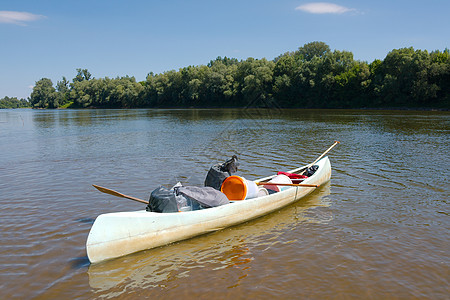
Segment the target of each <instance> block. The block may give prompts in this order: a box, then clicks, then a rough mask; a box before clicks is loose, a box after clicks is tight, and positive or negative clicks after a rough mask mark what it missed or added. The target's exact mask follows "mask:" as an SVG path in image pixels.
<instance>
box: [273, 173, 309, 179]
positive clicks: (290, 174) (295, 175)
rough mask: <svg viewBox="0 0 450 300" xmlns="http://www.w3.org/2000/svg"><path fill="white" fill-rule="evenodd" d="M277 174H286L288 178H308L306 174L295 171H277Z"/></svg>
mask: <svg viewBox="0 0 450 300" xmlns="http://www.w3.org/2000/svg"><path fill="white" fill-rule="evenodd" d="M277 175H286V176H287V177H289V178H290V179H303V178H308V176H305V175H300V174H295V173H287V172H278V174H277Z"/></svg>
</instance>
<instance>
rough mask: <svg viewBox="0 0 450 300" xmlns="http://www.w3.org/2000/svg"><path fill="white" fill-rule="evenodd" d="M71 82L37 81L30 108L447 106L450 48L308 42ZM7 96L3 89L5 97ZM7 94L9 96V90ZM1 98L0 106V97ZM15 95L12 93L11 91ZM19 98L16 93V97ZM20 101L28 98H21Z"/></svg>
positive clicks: (85, 74) (82, 72)
mask: <svg viewBox="0 0 450 300" xmlns="http://www.w3.org/2000/svg"><path fill="white" fill-rule="evenodd" d="M76 71H77V75H76V76H75V78H73V80H72V81H71V82H70V81H69V80H67V79H66V77H62V79H61V81H58V82H57V83H56V85H55V86H54V85H53V82H52V81H51V80H50V79H48V78H42V79H40V80H39V81H37V82H36V85H35V86H34V88H33V91H32V93H31V95H30V97H29V99H28V102H29V104H28V105H29V106H31V107H33V108H144V107H148V108H190V107H196V108H197V107H198V108H201V107H268V108H270V107H279V108H406V109H407V108H437V109H445V110H447V109H448V108H449V106H450V101H449V100H450V53H449V49H445V50H444V51H439V50H436V51H432V52H428V51H427V50H415V49H414V48H412V47H410V48H402V49H394V50H392V51H391V52H389V53H388V54H387V55H386V57H385V58H384V60H378V59H377V60H374V61H373V62H371V63H368V62H364V61H359V60H355V59H354V58H353V53H352V52H349V51H339V50H331V49H330V47H329V46H328V45H327V44H326V43H324V42H311V43H308V44H305V45H304V46H302V47H300V48H298V49H297V50H296V51H293V52H287V53H284V54H282V55H280V56H278V57H276V58H275V59H273V60H267V59H265V58H262V59H255V58H247V59H245V60H238V59H235V58H228V57H223V58H222V57H217V58H216V59H215V60H211V61H210V62H209V63H207V64H206V65H199V66H188V67H184V68H181V69H179V70H178V71H176V70H171V71H167V72H164V73H161V74H154V73H153V72H150V73H149V74H148V75H147V77H146V80H144V81H141V82H137V81H136V79H135V78H134V77H130V76H125V77H117V78H108V77H105V78H94V77H93V76H92V74H91V73H90V72H89V71H88V70H87V69H77V70H76ZM6 98H7V97H6ZM8 99H9V100H10V101H11V98H8ZM4 100H5V98H4V99H1V100H0V106H1V104H2V103H3V102H4ZM16 100H17V99H16ZM17 101H18V102H19V103H16V102H12V103H13V104H14V103H16V104H17V105H19V104H22V102H23V99H22V100H17ZM25 102H26V101H25Z"/></svg>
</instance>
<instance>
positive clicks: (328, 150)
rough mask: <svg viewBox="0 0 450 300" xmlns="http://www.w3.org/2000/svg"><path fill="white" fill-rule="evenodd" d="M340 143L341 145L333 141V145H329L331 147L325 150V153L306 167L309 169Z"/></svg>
mask: <svg viewBox="0 0 450 300" xmlns="http://www.w3.org/2000/svg"><path fill="white" fill-rule="evenodd" d="M340 143H341V142H339V141H335V142H334V144H333V145H331V147H330V148H328V149H327V151H325V152H324V153H322V155H321V156H319V157H318V158H317V159H316V160H315V161H313V162H312V163H310V164H309V165H308V168H309V167H311V166H313V165H314V164H315V163H316V162H318V161H319V160H320V159H321V158H322V157H324V156H325V154H327V153H328V152H330V150H331V149H333V147H334V146H336V145H337V144H340Z"/></svg>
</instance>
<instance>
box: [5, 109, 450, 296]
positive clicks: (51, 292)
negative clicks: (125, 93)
mask: <svg viewBox="0 0 450 300" xmlns="http://www.w3.org/2000/svg"><path fill="white" fill-rule="evenodd" d="M449 133H450V114H449V113H448V112H400V111H356V110H277V109H275V110H268V109H247V110H239V109H223V110H217V109H199V110H197V109H193V110H163V109H161V110H158V109H142V110H139V109H136V110H126V109H123V110H54V111H45V110H28V109H19V110H0V209H1V211H2V217H1V218H0V226H1V229H2V230H1V231H0V270H1V271H0V298H2V299H9V298H19V299H30V298H37V299H67V298H70V299H72V298H82V299H85V298H102V297H104V298H113V297H115V296H118V297H119V298H138V297H144V298H145V297H146V298H152V297H155V298H161V297H165V298H179V297H183V298H184V299H192V298H202V297H203V298H204V297H205V295H207V296H208V297H209V298H222V299H223V298H242V297H243V296H242V295H245V297H247V298H256V299H259V298H288V299H303V298H307V299H328V298H338V299H340V298H342V299H347V298H359V299H392V298H399V299H415V298H427V299H446V298H448V294H449V291H448V286H449V282H448V278H449V276H448V270H449V269H450V258H449V252H448V250H447V249H449V245H448V241H449V240H450V236H449V233H450V223H449V219H448V215H449V212H448V204H449V203H448V201H449V200H448V195H449V192H450V188H449V186H450V184H449V178H450V162H449V156H448V155H447V153H448V148H449V143H448V136H449ZM335 140H339V141H341V144H340V145H339V146H337V147H335V148H334V149H333V150H332V151H331V152H330V154H329V155H330V159H331V164H332V168H333V174H332V179H331V182H330V183H329V185H327V186H324V187H321V188H320V189H319V190H317V191H316V192H315V193H314V194H312V195H310V196H308V197H307V198H305V199H304V200H302V201H300V202H298V203H297V204H295V205H291V206H289V207H287V208H285V209H282V210H280V211H278V212H275V213H273V214H270V215H268V216H265V217H263V218H260V219H257V220H254V221H251V222H248V223H246V224H242V225H239V226H235V227H232V228H228V229H225V230H221V231H219V232H216V233H212V234H208V235H204V236H201V237H198V238H194V239H191V240H188V241H184V242H180V243H175V244H172V245H169V246H167V247H161V248H158V249H153V250H148V251H143V252H140V253H137V254H133V255H130V256H127V257H123V258H120V259H117V260H113V261H110V262H105V263H104V264H100V265H93V266H89V264H88V262H87V259H86V250H85V243H86V238H87V235H88V232H89V229H90V227H91V226H92V222H93V220H94V219H95V218H96V217H97V216H98V215H99V214H102V213H108V212H117V211H133V210H140V209H143V208H144V206H143V205H141V204H138V203H136V202H133V201H129V200H126V199H121V198H116V197H113V196H109V195H106V194H103V193H99V192H98V191H97V190H95V189H94V188H93V187H92V184H98V185H101V186H105V187H108V188H111V189H114V190H117V191H120V192H122V193H124V194H127V195H132V196H135V197H137V198H141V199H148V197H149V195H150V192H151V191H152V190H153V189H155V188H156V187H158V186H159V185H165V186H171V185H174V184H175V183H176V182H177V181H181V182H182V183H183V184H184V185H202V184H203V182H204V179H205V176H206V173H207V171H208V169H209V168H210V166H211V165H212V164H215V163H217V162H223V161H224V160H226V159H227V158H229V157H230V156H231V155H233V154H238V155H239V158H240V163H241V167H240V170H239V175H241V176H243V177H246V178H248V179H250V180H252V179H256V178H260V177H263V176H267V175H270V174H274V173H275V172H277V171H286V170H289V169H293V168H295V167H297V166H299V165H304V164H306V163H309V162H312V161H313V160H314V159H316V158H317V156H318V155H319V154H320V153H322V152H323V151H325V150H326V149H327V148H328V147H329V146H330V145H331V144H332V143H333V142H334V141H335ZM300 283H301V284H300Z"/></svg>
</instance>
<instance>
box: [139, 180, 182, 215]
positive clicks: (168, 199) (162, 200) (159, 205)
mask: <svg viewBox="0 0 450 300" xmlns="http://www.w3.org/2000/svg"><path fill="white" fill-rule="evenodd" d="M146 210H147V211H152V212H159V213H170V212H178V206H177V201H176V199H175V194H174V191H173V190H169V189H167V188H165V187H163V186H160V187H159V188H157V189H155V190H154V191H153V192H152V193H151V195H150V199H149V200H148V205H147V208H146Z"/></svg>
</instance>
